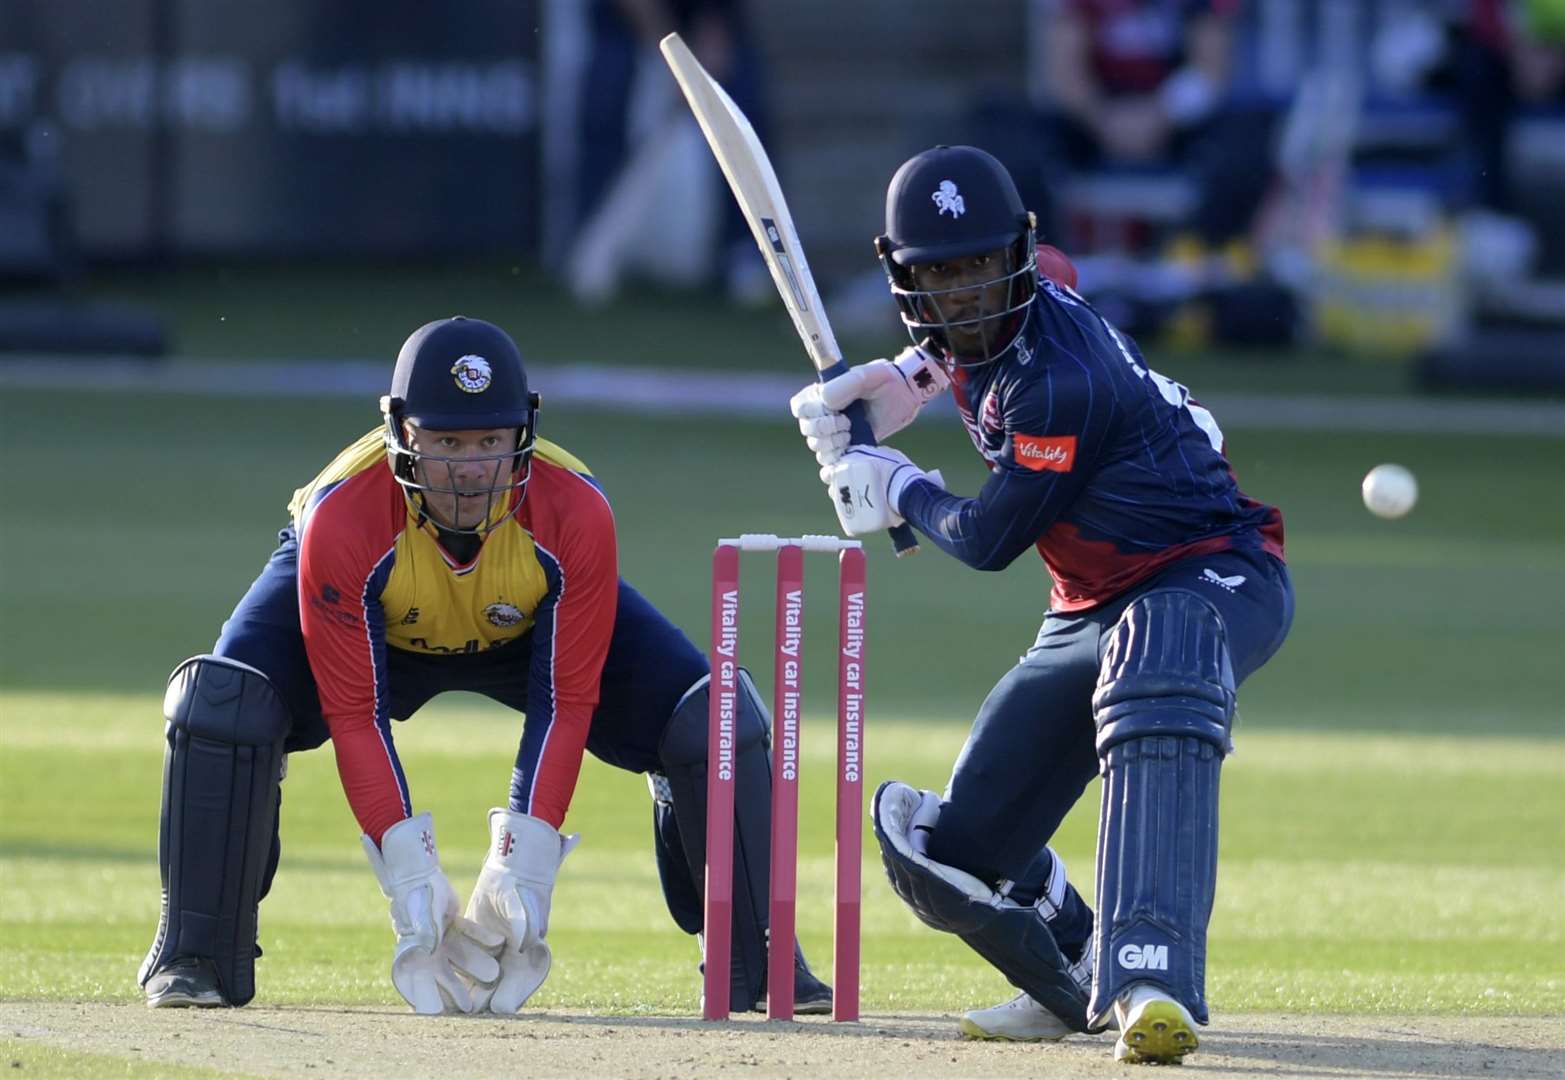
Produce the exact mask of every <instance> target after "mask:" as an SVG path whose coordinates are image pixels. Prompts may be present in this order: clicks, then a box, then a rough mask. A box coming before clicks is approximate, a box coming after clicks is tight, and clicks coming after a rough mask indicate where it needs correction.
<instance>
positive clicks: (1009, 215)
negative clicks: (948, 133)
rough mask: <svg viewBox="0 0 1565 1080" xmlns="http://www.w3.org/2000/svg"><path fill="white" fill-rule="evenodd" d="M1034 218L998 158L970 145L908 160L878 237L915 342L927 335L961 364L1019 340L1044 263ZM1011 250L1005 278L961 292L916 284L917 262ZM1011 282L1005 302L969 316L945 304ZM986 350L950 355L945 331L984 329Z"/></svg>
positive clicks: (990, 356)
mask: <svg viewBox="0 0 1565 1080" xmlns="http://www.w3.org/2000/svg"><path fill="white" fill-rule="evenodd" d="M1033 224H1034V219H1033V215H1032V214H1031V213H1029V212H1028V211H1027V210H1026V209H1025V208H1024V207H1023V206H1022V198H1021V195H1020V194H1018V193H1017V190H1016V183H1015V181H1013V180H1012V179H1011V174H1010V173H1009V172H1007V171H1006V168H1005V166H1004V165H1002V164H1000V162H999V161H998V160H996V159H995V158H994V157H993V156H992V155H990V154H987V153H985V152H984V151H982V150H979V149H978V148H976V147H972V146H936V147H934V148H933V149H931V150H925V151H924V152H923V153H921V154H917V155H915V156H914V157H912V158H909V159H908V160H907V161H906V162H904V163H903V165H902V167H901V168H900V169H898V170H897V172H896V175H895V176H893V177H892V178H891V186H890V187H889V188H887V190H886V231H885V234H884V235H882V236H878V237H876V238H875V251H876V252H877V253H878V254H879V255H880V261H881V265H882V266H883V267H885V270H886V277H887V278H888V279H889V280H890V282H891V295H892V296H894V297H895V298H896V301H897V306H898V307H899V308H900V309H901V311H902V323H903V325H904V326H906V327H907V330H908V334H909V335H910V336H911V337H912V339H913V343H914V344H915V345H919V344H922V343H924V341H925V340H926V339H927V340H929V341H931V342H932V343H933V344H934V345H935V346H936V347H938V349H940V350H941V351H942V352H944V353H945V354H946V357H947V359H948V360H949V362H951V363H953V364H955V365H956V366H959V367H963V366H973V365H976V364H985V363H988V362H990V361H991V360H995V359H998V358H999V357H1000V356H1001V355H1002V354H1003V353H1004V352H1005V350H1006V349H1008V348H1010V346H1011V345H1012V343H1014V342H1015V340H1016V337H1017V335H1018V334H1019V333H1020V332H1021V329H1022V325H1023V323H1024V322H1025V321H1026V317H1027V311H1028V306H1029V305H1030V304H1031V303H1032V299H1033V297H1034V296H1035V295H1037V291H1038V260H1037V251H1036V246H1035V242H1034V239H1033ZM1000 251H1003V252H1004V253H1005V260H1004V264H1003V267H1002V269H1001V272H1000V274H999V276H997V277H995V278H993V279H992V280H990V281H988V282H984V283H981V284H979V285H977V286H964V287H962V288H960V289H918V288H915V287H914V283H913V274H912V269H911V268H912V267H913V266H914V265H915V264H918V263H935V262H946V261H949V260H951V259H960V258H966V257H968V256H972V255H982V254H984V253H986V252H1000ZM1001 284H1003V285H1005V286H1006V289H1005V291H1004V294H1003V297H1004V298H1003V302H1001V303H999V304H998V305H997V306H995V308H994V310H983V311H980V312H979V313H978V315H976V316H974V317H970V318H963V319H951V318H948V316H947V315H946V314H945V313H944V311H943V310H942V302H943V301H945V300H947V299H948V298H949V297H950V296H951V294H953V293H964V294H968V293H972V292H974V291H977V290H983V289H988V288H990V287H991V286H995V285H1001ZM991 323H993V324H994V325H995V327H996V329H997V331H998V332H996V333H986V334H985V335H984V339H985V341H986V342H992V344H988V345H986V347H985V353H984V355H982V356H978V357H958V356H955V355H953V354H952V351H951V345H950V339H949V337H948V336H947V331H948V330H950V329H951V328H952V327H954V326H974V327H984V328H986V329H987V327H988V325H989V324H991Z"/></svg>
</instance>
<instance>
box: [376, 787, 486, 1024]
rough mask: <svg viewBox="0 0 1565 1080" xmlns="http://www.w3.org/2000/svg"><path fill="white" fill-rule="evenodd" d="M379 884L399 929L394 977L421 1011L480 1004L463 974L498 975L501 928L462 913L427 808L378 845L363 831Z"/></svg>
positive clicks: (393, 923)
mask: <svg viewBox="0 0 1565 1080" xmlns="http://www.w3.org/2000/svg"><path fill="white" fill-rule="evenodd" d="M362 839H363V843H364V853H365V854H366V855H368V856H369V860H370V866H371V868H373V869H374V871H375V878H376V880H377V881H379V882H380V891H381V892H382V893H384V894H385V896H386V899H388V900H390V901H391V927H392V929H393V930H395V931H396V934H397V945H396V951H395V952H394V953H393V954H392V959H391V982H392V985H394V986H395V987H396V988H397V992H398V993H399V994H401V995H402V996H403V997H404V998H406V999H407V1002H408V1004H409V1005H411V1006H413V1009H414V1011H415V1012H420V1013H430V1014H433V1013H442V1012H474V1011H476V1009H477V1006H476V1005H475V1003H474V1000H473V997H472V994H471V992H470V991H469V989H468V983H467V981H466V980H465V979H464V977H463V976H465V977H466V978H467V979H473V980H477V981H479V982H492V981H493V980H495V979H497V978H499V976H500V965H499V962H498V961H497V960H495V958H494V956H493V955H492V953H493V952H494V951H495V950H496V949H498V948H499V947H500V944H501V938H500V936H499V935H498V934H494V933H491V932H489V931H487V930H483V929H481V928H479V927H477V926H474V925H473V924H471V923H469V922H468V921H467V920H466V919H464V918H462V916H461V915H460V914H459V912H460V910H461V907H460V905H459V904H458V902H457V898H456V893H455V892H454V891H453V890H452V888H451V882H449V881H447V880H446V875H445V873H444V872H443V871H442V870H441V869H440V859H439V856H438V855H436V853H435V822H434V819H433V818H432V817H431V816H430V815H429V813H428V812H425V813H422V814H419V815H418V816H417V817H410V818H407V819H405V820H403V821H399V822H397V824H395V825H393V826H392V827H391V828H389V829H387V830H386V833H385V835H384V836H382V837H381V838H380V844H379V845H378V846H377V845H376V843H375V841H374V840H371V839H370V838H369V837H368V836H365V837H363V838H362Z"/></svg>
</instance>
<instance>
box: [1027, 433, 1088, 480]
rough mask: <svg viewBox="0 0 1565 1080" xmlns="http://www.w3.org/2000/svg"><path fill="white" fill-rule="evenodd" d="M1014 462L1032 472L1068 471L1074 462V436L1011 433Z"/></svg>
mask: <svg viewBox="0 0 1565 1080" xmlns="http://www.w3.org/2000/svg"><path fill="white" fill-rule="evenodd" d="M1011 446H1012V448H1013V449H1014V451H1015V456H1016V464H1018V465H1020V466H1022V468H1024V469H1031V470H1032V471H1033V472H1070V471H1071V467H1072V466H1073V465H1075V464H1076V436H1074V435H1060V436H1057V437H1053V438H1051V437H1049V436H1047V435H1013V436H1011Z"/></svg>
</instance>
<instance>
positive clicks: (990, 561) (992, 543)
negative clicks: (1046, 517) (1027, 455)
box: [898, 477, 1039, 570]
mask: <svg viewBox="0 0 1565 1080" xmlns="http://www.w3.org/2000/svg"><path fill="white" fill-rule="evenodd" d="M993 481H994V478H993V477H991V483H993ZM988 493H989V485H985V494H988ZM898 512H899V513H901V515H902V516H903V517H904V518H906V519H907V521H908V522H909V523H910V524H912V525H913V527H914V528H916V529H918V531H919V532H921V533H923V534H924V535H925V536H927V537H929V539H930V540H932V541H934V543H935V546H936V547H938V548H940V549H941V550H942V551H944V552H945V553H946V554H948V555H950V556H952V557H953V558H955V559H959V560H960V561H962V562H963V563H965V564H967V565H968V566H971V567H972V568H973V569H975V570H1004V569H1005V568H1006V567H1007V566H1009V565H1011V563H1012V562H1014V561H1015V560H1016V557H1017V556H1018V555H1020V554H1022V552H1024V551H1026V550H1027V549H1028V548H1029V547H1031V546H1032V544H1033V542H1034V541H1035V540H1036V539H1037V538H1038V535H1039V532H1038V531H1035V530H1034V529H1033V528H1032V527H1031V526H1030V524H1029V523H1028V522H1026V521H1024V520H1023V518H1024V515H1022V514H1020V513H1016V512H1012V510H1011V508H1010V507H1008V506H1005V505H1003V503H996V502H995V501H994V500H993V499H992V498H985V497H984V496H983V495H981V496H980V497H978V498H971V499H970V498H964V497H963V496H960V495H953V494H951V493H950V492H949V491H945V490H943V489H942V488H940V487H938V486H937V485H935V484H933V483H931V482H929V481H927V480H921V481H916V482H914V483H912V484H909V485H908V486H907V488H906V489H905V490H904V491H903V492H902V497H901V499H900V501H899V503H898ZM1027 516H1030V515H1027Z"/></svg>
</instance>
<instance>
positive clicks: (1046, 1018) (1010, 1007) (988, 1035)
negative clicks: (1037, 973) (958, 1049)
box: [959, 991, 1073, 1042]
mask: <svg viewBox="0 0 1565 1080" xmlns="http://www.w3.org/2000/svg"><path fill="white" fill-rule="evenodd" d="M959 1026H960V1027H961V1029H962V1036H963V1037H964V1038H968V1039H992V1040H996V1041H1000V1042H1057V1041H1058V1040H1060V1039H1063V1038H1065V1036H1067V1035H1069V1034H1071V1032H1072V1030H1073V1029H1072V1028H1071V1027H1070V1025H1068V1024H1067V1023H1065V1021H1063V1020H1061V1019H1060V1018H1059V1017H1058V1016H1055V1015H1054V1014H1053V1013H1051V1012H1050V1011H1049V1010H1048V1009H1045V1008H1044V1007H1043V1006H1042V1005H1039V1004H1038V1003H1037V1002H1036V1001H1034V1000H1033V999H1032V995H1031V994H1028V993H1026V992H1025V991H1024V992H1022V993H1020V994H1017V995H1016V996H1015V997H1013V998H1012V999H1011V1000H1010V1001H1007V1002H1005V1003H1004V1004H1002V1005H993V1006H990V1007H989V1008H987V1009H974V1010H972V1011H971V1012H968V1013H963V1014H962V1023H961V1024H960V1025H959Z"/></svg>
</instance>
